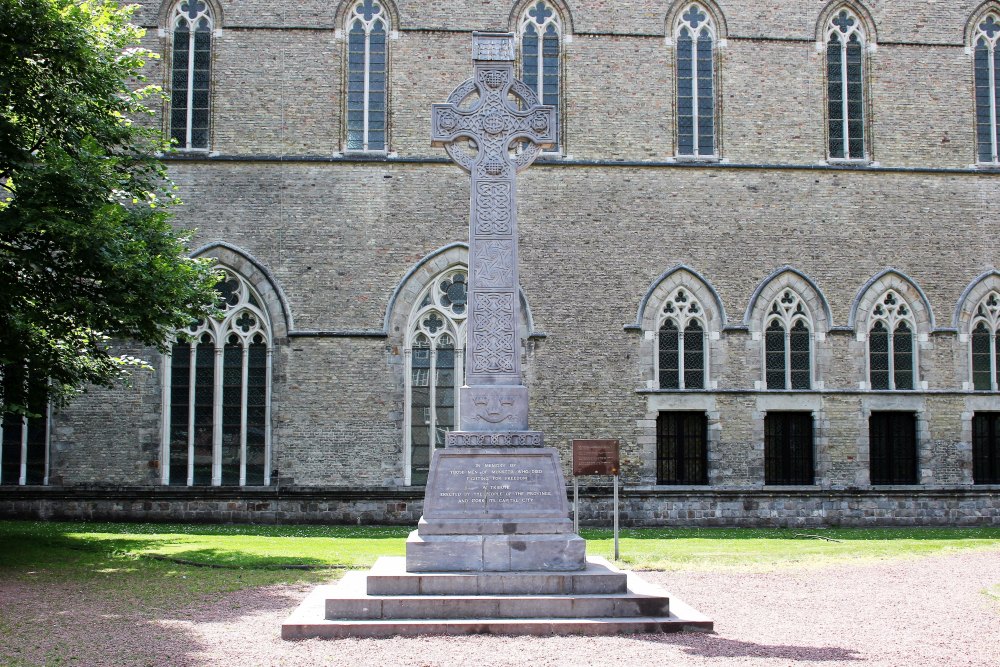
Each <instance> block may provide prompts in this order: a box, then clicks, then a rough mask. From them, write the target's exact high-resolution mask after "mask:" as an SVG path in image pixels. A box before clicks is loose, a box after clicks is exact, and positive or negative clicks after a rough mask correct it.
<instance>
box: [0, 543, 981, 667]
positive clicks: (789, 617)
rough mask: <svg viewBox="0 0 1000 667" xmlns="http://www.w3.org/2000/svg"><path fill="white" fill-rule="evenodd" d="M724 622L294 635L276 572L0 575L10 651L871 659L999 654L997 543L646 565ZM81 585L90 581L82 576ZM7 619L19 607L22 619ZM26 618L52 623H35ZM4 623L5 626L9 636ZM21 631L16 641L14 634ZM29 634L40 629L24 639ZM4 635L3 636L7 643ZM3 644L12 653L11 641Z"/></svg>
mask: <svg viewBox="0 0 1000 667" xmlns="http://www.w3.org/2000/svg"><path fill="white" fill-rule="evenodd" d="M644 576H645V577H647V578H648V579H650V580H652V581H654V582H656V583H658V584H660V585H662V586H663V587H665V588H666V589H667V590H669V591H671V592H672V593H673V594H674V595H676V596H678V597H680V598H682V599H683V600H685V601H686V602H688V603H689V604H691V605H692V606H693V607H695V608H696V609H698V610H699V611H702V612H704V613H706V614H708V615H709V616H711V617H712V618H713V619H714V620H715V628H716V633H715V634H710V635H709V634H698V633H689V634H679V635H629V636H620V637H599V638H587V637H583V638H581V637H544V638H528V637H489V636H473V637H452V638H444V637H423V638H396V639H376V640H371V639H359V640H339V641H321V640H310V641H300V642H284V641H282V640H281V639H279V637H278V633H279V626H280V624H281V621H282V620H283V619H284V617H285V616H287V615H288V613H290V611H291V610H292V609H293V608H294V607H295V606H296V605H297V604H298V602H299V601H300V600H301V599H302V598H303V597H304V596H305V594H306V592H307V590H308V589H307V588H305V587H294V586H272V587H267V588H263V589H254V590H247V591H242V592H239V593H234V594H229V595H226V596H224V597H222V598H221V599H218V600H216V601H215V602H213V603H212V604H209V605H202V606H191V607H189V608H186V609H181V610H179V611H171V612H157V611H156V610H132V611H127V610H126V611H125V612H122V610H121V609H120V606H116V605H115V604H114V602H113V601H109V600H106V599H105V598H102V597H101V594H100V591H99V590H88V589H86V588H85V587H82V586H81V584H79V583H74V584H67V586H68V588H67V589H64V590H60V587H59V586H58V585H55V586H54V585H52V584H51V583H50V584H49V585H46V586H44V587H43V586H39V585H36V584H31V583H23V582H7V581H0V605H2V607H3V615H4V617H5V618H7V619H8V623H7V626H6V627H4V626H3V625H0V649H2V651H0V665H5V664H14V665H19V664H25V663H18V662H16V661H14V662H12V663H7V660H10V659H11V656H14V658H15V660H16V659H21V660H24V661H25V662H26V663H27V664H33V663H37V664H44V662H45V661H46V656H48V660H50V661H52V659H53V658H54V657H55V656H56V655H59V656H61V657H62V662H59V664H61V665H62V664H79V665H94V666H95V667H96V666H101V665H114V666H116V667H117V666H123V667H124V666H126V665H158V666H163V665H170V666H173V665H178V666H181V665H225V666H226V667H231V666H237V667H256V666H264V665H351V666H352V667H367V666H369V665H372V666H379V665H416V666H419V665H462V666H468V665H472V666H474V667H487V666H490V665H623V664H629V665H658V666H659V665H670V666H673V665H727V666H728V665H767V666H773V665H811V664H817V665H831V666H832V665H856V666H857V665H864V666H865V667H869V666H883V665H892V666H905V667H909V666H913V667H916V666H918V665H919V666H921V667H923V666H925V665H926V666H934V667H939V666H952V665H956V666H957V665H969V666H974V667H1000V601H997V600H996V599H993V598H990V597H988V596H986V595H985V594H984V593H983V591H984V589H986V588H988V587H991V586H995V585H996V584H998V583H1000V551H998V550H989V551H969V552H963V553H958V554H955V555H948V556H934V557H926V558H920V559H913V560H897V561H888V562H879V563H868V564H862V565H836V566H830V567H824V568H821V569H808V570H806V569H785V570H778V571H774V572H767V573H745V572H732V571H726V572H671V573H645V575H644ZM81 588H82V590H81ZM10 619H19V621H18V622H17V623H16V624H15V625H16V626H17V627H13V626H11V624H10ZM24 624H28V625H35V626H42V627H45V628H47V629H48V630H49V631H48V632H38V633H35V634H29V635H26V634H25V633H24ZM5 635H6V637H5ZM15 637H16V638H18V641H17V642H16V645H15V643H14V642H13V641H12V638H15ZM26 637H31V638H30V639H27V638H26ZM5 644H6V647H5V646H4V645H5ZM3 653H7V655H3Z"/></svg>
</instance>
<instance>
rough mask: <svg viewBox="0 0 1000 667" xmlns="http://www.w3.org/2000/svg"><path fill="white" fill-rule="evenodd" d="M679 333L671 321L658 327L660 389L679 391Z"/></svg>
mask: <svg viewBox="0 0 1000 667" xmlns="http://www.w3.org/2000/svg"><path fill="white" fill-rule="evenodd" d="M680 359H681V355H680V332H678V331H677V325H676V324H675V323H674V321H673V320H667V321H666V322H664V323H663V326H662V327H660V388H661V389H679V388H680V386H681V384H680Z"/></svg>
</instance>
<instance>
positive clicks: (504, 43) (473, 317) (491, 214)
mask: <svg viewBox="0 0 1000 667" xmlns="http://www.w3.org/2000/svg"><path fill="white" fill-rule="evenodd" d="M472 50H473V76H472V78H471V79H468V80H467V81H465V82H464V83H462V84H461V85H460V86H458V87H457V88H456V89H455V90H454V91H453V92H452V94H451V96H450V97H449V98H448V102H447V103H446V104H435V105H434V107H433V111H432V131H431V141H432V143H433V144H434V145H435V146H444V148H445V150H446V151H447V152H448V155H449V156H451V158H452V159H453V160H454V161H455V162H456V163H458V165H459V166H460V167H462V169H464V170H465V171H467V172H469V174H470V175H471V178H472V187H471V204H472V205H471V210H470V218H469V313H470V318H469V325H468V329H467V331H468V334H467V335H468V340H467V342H466V348H465V349H466V372H465V378H466V385H465V386H463V387H462V388H461V390H460V393H459V403H460V413H461V417H460V430H458V431H453V432H451V433H448V435H447V437H446V448H445V449H439V450H436V451H435V452H434V455H433V458H432V460H431V467H430V472H429V475H428V480H427V491H426V495H425V499H424V516H423V517H422V518H421V520H420V523H419V525H418V528H417V530H416V531H414V532H413V533H412V534H411V535H410V538H409V539H408V541H407V551H406V569H407V570H409V571H410V572H435V571H518V570H579V569H583V568H584V567H585V565H586V563H585V554H584V543H583V540H582V539H580V537H578V536H577V535H576V534H575V533H573V531H572V524H571V522H570V521H569V518H568V514H569V512H568V510H569V508H568V504H567V502H566V490H565V485H564V481H563V475H562V468H561V466H560V463H559V454H558V452H557V451H556V450H555V449H553V448H550V447H543V437H542V433H541V432H539V431H530V430H528V390H527V388H526V387H525V386H524V385H523V384H522V380H521V363H520V338H519V336H518V313H519V310H520V300H519V296H518V294H519V293H518V275H517V274H518V271H517V206H516V201H515V192H516V190H515V183H516V181H515V178H516V175H517V173H518V172H519V171H521V170H523V169H525V168H527V167H528V165H530V164H531V163H532V162H533V161H534V159H535V158H536V157H537V156H538V154H539V152H541V150H542V149H544V148H546V147H550V146H552V145H554V144H555V142H556V139H557V130H558V128H557V123H556V112H555V109H554V108H553V107H552V106H550V105H542V104H538V99H537V97H536V96H535V93H534V92H533V91H532V90H531V89H530V88H529V87H528V86H527V85H526V84H525V83H523V82H522V81H519V80H517V79H515V78H514V37H513V35H511V34H509V33H489V32H476V33H473V38H472Z"/></svg>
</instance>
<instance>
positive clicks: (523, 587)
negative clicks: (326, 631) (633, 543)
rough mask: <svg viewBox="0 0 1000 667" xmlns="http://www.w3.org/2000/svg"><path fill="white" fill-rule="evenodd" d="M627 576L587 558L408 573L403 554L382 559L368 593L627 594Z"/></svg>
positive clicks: (600, 560)
mask: <svg viewBox="0 0 1000 667" xmlns="http://www.w3.org/2000/svg"><path fill="white" fill-rule="evenodd" d="M627 581H628V579H627V575H626V574H625V573H624V572H622V571H621V570H619V569H618V568H616V567H614V566H613V565H611V563H609V562H608V561H607V560H605V559H603V558H597V557H589V558H587V569H585V570H580V571H577V572H537V571H535V572H407V571H406V559H405V558H403V557H401V556H400V557H384V558H379V559H378V561H377V562H376V563H375V565H374V566H373V567H372V569H371V570H370V571H369V572H368V585H367V590H366V591H365V592H366V593H367V594H368V595H529V594H533V595H598V594H613V593H625V591H626V590H627Z"/></svg>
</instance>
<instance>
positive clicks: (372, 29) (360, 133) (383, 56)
mask: <svg viewBox="0 0 1000 667" xmlns="http://www.w3.org/2000/svg"><path fill="white" fill-rule="evenodd" d="M389 30H390V24H389V13H388V11H387V9H386V8H385V6H384V5H383V4H382V3H381V2H379V1H378V0H359V1H358V2H356V3H355V4H354V6H353V7H352V9H351V11H350V12H349V14H348V16H347V26H346V32H347V87H346V94H347V104H346V111H347V113H346V116H347V150H349V151H384V150H386V114H387V112H388V105H387V81H388V63H389V58H388V35H389Z"/></svg>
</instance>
